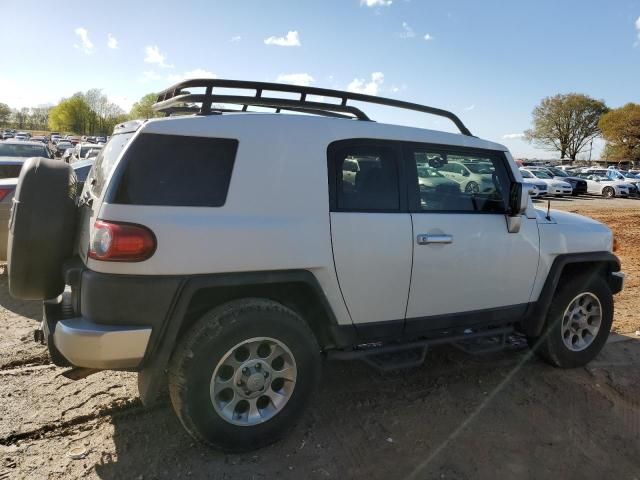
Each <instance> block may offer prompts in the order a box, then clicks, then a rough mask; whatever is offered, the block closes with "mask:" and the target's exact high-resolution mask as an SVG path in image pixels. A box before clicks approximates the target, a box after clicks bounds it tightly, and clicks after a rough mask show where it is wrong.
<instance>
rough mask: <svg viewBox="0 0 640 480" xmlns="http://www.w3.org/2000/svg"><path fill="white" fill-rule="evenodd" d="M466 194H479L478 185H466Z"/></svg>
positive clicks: (473, 183)
mask: <svg viewBox="0 0 640 480" xmlns="http://www.w3.org/2000/svg"><path fill="white" fill-rule="evenodd" d="M466 190H467V193H478V192H480V187H478V184H477V183H475V182H469V183H467V188H466Z"/></svg>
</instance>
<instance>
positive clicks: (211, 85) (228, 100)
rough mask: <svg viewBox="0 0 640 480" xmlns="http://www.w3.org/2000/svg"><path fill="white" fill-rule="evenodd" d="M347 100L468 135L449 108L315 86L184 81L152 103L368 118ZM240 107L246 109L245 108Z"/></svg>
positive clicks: (167, 108)
mask: <svg viewBox="0 0 640 480" xmlns="http://www.w3.org/2000/svg"><path fill="white" fill-rule="evenodd" d="M188 88H205V93H204V94H192V93H190V92H189V91H185V89H188ZM215 88H229V89H237V90H253V92H252V93H250V94H247V95H218V94H216V93H214V89H215ZM265 91H269V92H284V93H293V94H298V95H300V96H299V98H298V99H287V98H275V97H268V96H264V92H265ZM309 95H314V96H317V97H324V98H325V99H336V100H338V101H339V102H340V103H330V102H327V101H309V100H307V97H308V96H309ZM349 101H355V102H363V103H369V104H374V105H383V106H388V107H395V108H402V109H405V110H413V111H416V112H422V113H428V114H431V115H436V116H439V117H444V118H447V119H449V120H450V121H452V122H453V123H454V124H455V125H456V127H457V128H458V130H460V133H462V134H463V135H468V136H471V132H470V131H469V129H468V128H467V127H466V126H465V125H464V123H462V121H461V120H460V119H459V118H458V116H456V115H455V114H454V113H452V112H450V111H448V110H443V109H440V108H434V107H429V106H427V105H420V104H418V103H411V102H404V101H402V100H394V99H391V98H384V97H376V96H373V95H365V94H362V93H353V92H345V91H340V90H331V89H327V88H318V87H303V86H298V85H288V84H281V83H269V82H250V81H242V80H225V79H218V78H215V79H211V78H204V79H192V80H185V81H183V82H180V83H177V84H175V85H173V86H171V87H169V88H168V89H166V90H164V91H162V92H160V93H159V94H158V99H157V102H156V103H155V104H154V105H153V108H154V109H155V110H156V111H159V112H163V113H167V114H170V113H171V112H175V110H174V108H175V107H178V106H181V105H183V104H185V103H196V104H197V103H199V104H201V107H200V110H199V113H201V114H204V115H207V114H210V113H218V112H221V111H223V110H222V109H220V108H215V107H212V105H213V104H214V103H223V104H237V105H243V106H244V105H246V106H259V107H272V108H275V109H276V111H280V110H288V111H297V112H304V113H313V114H316V115H326V116H331V117H335V116H338V117H340V118H353V119H357V120H370V118H369V117H368V116H367V115H366V114H365V113H364V112H363V111H362V110H360V109H359V108H357V107H355V106H353V105H349V104H348V102H349ZM243 110H244V111H247V110H246V109H243ZM189 111H192V110H189ZM224 111H226V110H224Z"/></svg>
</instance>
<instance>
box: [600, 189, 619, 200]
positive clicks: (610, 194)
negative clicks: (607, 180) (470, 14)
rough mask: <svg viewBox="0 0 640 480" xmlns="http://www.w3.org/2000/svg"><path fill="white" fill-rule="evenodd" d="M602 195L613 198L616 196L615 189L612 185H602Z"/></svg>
mask: <svg viewBox="0 0 640 480" xmlns="http://www.w3.org/2000/svg"><path fill="white" fill-rule="evenodd" d="M602 196H603V197H605V198H613V197H615V196H616V191H615V190H614V189H613V187H604V188H603V189H602Z"/></svg>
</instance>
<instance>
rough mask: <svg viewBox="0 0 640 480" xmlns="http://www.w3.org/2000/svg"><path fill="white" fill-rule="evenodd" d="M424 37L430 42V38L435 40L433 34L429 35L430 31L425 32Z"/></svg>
mask: <svg viewBox="0 0 640 480" xmlns="http://www.w3.org/2000/svg"><path fill="white" fill-rule="evenodd" d="M422 38H424V39H425V40H426V41H427V42H428V41H429V40H433V37H432V36H431V35H429V34H428V33H425V34H424V37H422Z"/></svg>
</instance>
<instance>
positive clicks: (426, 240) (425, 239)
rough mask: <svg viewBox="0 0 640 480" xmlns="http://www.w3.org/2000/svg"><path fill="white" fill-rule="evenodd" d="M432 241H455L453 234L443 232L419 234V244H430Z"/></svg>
mask: <svg viewBox="0 0 640 480" xmlns="http://www.w3.org/2000/svg"><path fill="white" fill-rule="evenodd" d="M430 243H453V235H447V234H445V233H442V234H425V233H421V234H419V235H418V245H428V244H430Z"/></svg>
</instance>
